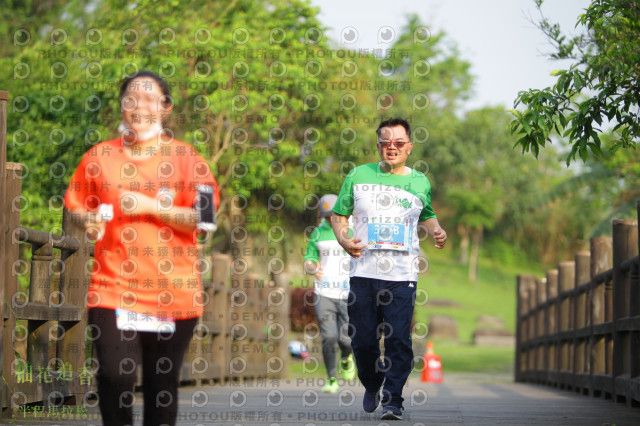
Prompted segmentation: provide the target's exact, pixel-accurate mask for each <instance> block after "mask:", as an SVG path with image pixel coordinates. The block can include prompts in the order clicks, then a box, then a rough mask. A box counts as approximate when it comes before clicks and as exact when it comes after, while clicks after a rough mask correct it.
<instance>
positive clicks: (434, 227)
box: [418, 217, 447, 249]
mask: <svg viewBox="0 0 640 426" xmlns="http://www.w3.org/2000/svg"><path fill="white" fill-rule="evenodd" d="M418 227H420V228H422V229H424V230H425V231H426V232H427V233H428V234H429V235H431V236H432V237H433V239H434V240H435V242H436V244H435V247H436V248H439V249H441V248H443V247H444V244H445V242H446V241H447V233H446V232H445V230H444V229H442V227H441V226H440V223H438V219H436V218H435V217H430V218H429V219H427V220H423V221H420V222H418Z"/></svg>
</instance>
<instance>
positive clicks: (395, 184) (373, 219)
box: [333, 163, 436, 281]
mask: <svg viewBox="0 0 640 426" xmlns="http://www.w3.org/2000/svg"><path fill="white" fill-rule="evenodd" d="M406 171H407V173H406V174H404V175H394V174H391V173H387V172H385V171H383V170H382V169H381V168H380V164H379V163H372V164H365V165H362V166H359V167H356V168H355V169H353V170H351V172H350V173H349V174H348V175H347V177H346V178H345V181H344V183H343V184H342V189H341V190H340V193H339V194H338V200H337V201H336V204H335V206H334V208H333V211H334V212H335V213H337V214H339V215H343V216H353V222H354V227H355V238H357V239H358V238H359V239H362V242H361V243H360V244H367V247H366V248H365V249H364V250H363V253H362V256H361V257H360V258H358V259H351V262H352V265H351V272H350V276H352V277H365V278H377V279H382V280H387V281H417V280H418V271H419V262H418V255H419V252H420V247H419V240H418V227H417V225H418V222H419V221H424V220H427V219H429V218H435V217H436V215H435V213H434V211H433V209H432V207H431V184H430V182H429V179H427V177H426V176H425V175H424V174H423V173H420V172H418V171H416V170H412V169H410V168H408V167H406Z"/></svg>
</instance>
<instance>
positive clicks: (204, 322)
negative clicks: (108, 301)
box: [0, 91, 289, 417]
mask: <svg viewBox="0 0 640 426" xmlns="http://www.w3.org/2000/svg"><path fill="white" fill-rule="evenodd" d="M7 99H8V93H7V92H2V91H0V177H2V179H3V182H2V183H3V184H2V185H1V189H0V259H1V261H2V271H0V301H2V302H4V303H0V315H2V317H3V318H4V328H3V333H2V336H1V338H0V369H1V375H2V378H3V383H2V384H0V390H1V394H0V400H1V402H2V410H3V411H2V415H3V417H10V416H12V415H15V414H18V410H29V409H30V408H29V407H31V408H33V407H34V406H35V407H39V408H38V409H39V410H41V411H42V410H45V412H47V413H53V414H54V416H53V417H55V413H65V409H66V413H67V414H72V413H73V414H76V412H75V411H72V410H71V408H70V407H72V406H76V407H78V409H80V407H83V406H86V405H87V404H91V403H94V402H93V401H94V397H95V390H96V383H95V373H96V360H95V359H94V358H93V350H92V349H93V348H92V343H91V339H90V338H89V337H88V336H90V333H88V324H87V310H86V296H87V289H88V286H89V280H90V276H89V271H90V269H91V262H92V252H93V247H92V245H91V244H90V243H89V242H88V241H87V239H86V238H85V235H84V231H83V230H81V229H80V228H79V227H78V226H77V225H75V224H72V223H71V217H70V215H69V214H67V212H66V211H63V221H62V222H63V223H62V228H61V234H60V235H56V234H54V233H48V232H42V231H38V230H34V229H28V228H24V227H21V226H20V211H21V209H22V207H21V201H22V200H21V190H22V165H21V164H19V163H7V162H6V147H7V144H6V113H7ZM25 245H30V248H31V256H30V259H29V258H26V259H25V255H24V252H25V251H26V250H25V249H28V246H25ZM202 252H203V250H201V253H202ZM201 261H202V264H201V266H202V265H204V267H202V268H200V269H201V272H202V274H203V276H205V275H207V276H211V277H212V278H211V280H203V291H204V300H203V309H204V314H203V316H202V318H201V319H200V321H199V323H198V326H197V328H196V332H195V333H194V337H193V339H192V341H191V343H190V346H189V349H188V351H187V354H186V356H185V361H184V363H183V365H182V370H181V380H182V383H183V384H196V385H200V384H202V383H215V382H221V381H226V380H238V379H254V378H266V377H282V376H284V375H286V374H287V371H288V359H289V354H288V349H287V342H288V337H289V318H288V316H289V300H288V291H287V290H286V289H285V287H284V285H283V283H281V282H280V281H281V280H280V279H279V277H277V276H274V277H272V278H274V280H271V279H263V278H262V277H260V276H258V275H255V274H251V273H249V272H248V271H247V270H246V268H237V267H236V268H233V266H234V265H236V264H237V263H236V262H233V261H232V259H231V257H230V256H228V255H223V254H214V255H212V256H211V257H209V258H202V259H201ZM276 283H278V284H276ZM139 384H140V383H139ZM70 410H71V411H70ZM23 415H25V413H20V416H21V417H22V416H23ZM49 417H52V416H49Z"/></svg>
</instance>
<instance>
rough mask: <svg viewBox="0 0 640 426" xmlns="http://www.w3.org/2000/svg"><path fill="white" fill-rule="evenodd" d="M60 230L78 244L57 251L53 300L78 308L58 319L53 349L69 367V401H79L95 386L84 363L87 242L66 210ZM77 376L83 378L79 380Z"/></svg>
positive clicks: (86, 350)
mask: <svg viewBox="0 0 640 426" xmlns="http://www.w3.org/2000/svg"><path fill="white" fill-rule="evenodd" d="M62 230H63V232H64V234H65V236H67V237H71V238H75V239H76V240H78V241H79V242H80V247H79V248H78V250H76V251H70V250H62V252H61V260H62V264H63V265H64V270H63V271H62V275H61V277H60V293H59V295H58V298H57V300H56V301H54V302H53V303H56V304H58V305H60V306H62V305H64V306H66V305H71V306H76V307H78V308H80V311H79V313H71V312H69V313H68V315H69V317H62V318H60V319H59V325H60V326H61V328H62V329H63V330H64V336H63V337H62V338H60V339H59V341H58V348H57V352H58V357H59V358H60V359H62V360H64V361H65V362H68V363H69V364H70V366H71V367H72V368H73V373H74V374H73V381H72V382H71V383H70V386H69V388H68V392H69V393H70V394H73V395H75V396H76V401H73V402H74V403H75V404H80V403H82V400H81V399H80V400H79V398H78V397H79V396H80V395H83V394H85V393H86V392H87V391H88V390H90V389H95V378H94V377H89V376H93V375H95V371H94V368H95V366H94V365H89V364H88V363H87V358H89V359H91V356H92V352H91V350H92V346H91V343H87V319H88V315H87V293H88V291H89V283H90V281H91V276H90V274H89V271H90V267H89V265H90V263H91V245H90V243H89V241H88V240H87V238H86V237H85V231H84V228H83V227H82V226H80V225H79V224H77V223H74V221H73V220H72V215H71V212H70V211H69V210H67V209H64V210H63V212H62ZM76 312H77V311H76ZM71 316H73V317H71ZM80 375H82V376H81V377H83V378H82V380H81V379H80Z"/></svg>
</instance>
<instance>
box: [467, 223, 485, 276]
mask: <svg viewBox="0 0 640 426" xmlns="http://www.w3.org/2000/svg"><path fill="white" fill-rule="evenodd" d="M481 242H482V226H479V227H477V228H475V229H474V230H473V232H472V233H471V258H470V259H469V282H471V283H473V284H474V285H475V284H476V283H477V281H478V257H479V256H480V244H481Z"/></svg>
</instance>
